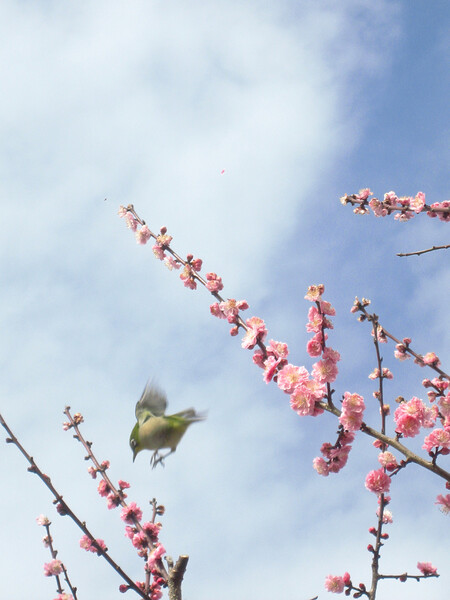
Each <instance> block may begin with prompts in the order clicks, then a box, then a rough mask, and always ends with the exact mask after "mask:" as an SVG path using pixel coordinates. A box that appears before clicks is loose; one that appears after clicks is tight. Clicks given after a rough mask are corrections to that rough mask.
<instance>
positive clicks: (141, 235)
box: [135, 225, 152, 245]
mask: <svg viewBox="0 0 450 600" xmlns="http://www.w3.org/2000/svg"><path fill="white" fill-rule="evenodd" d="M135 235H136V241H137V243H138V244H141V245H144V244H146V243H147V242H148V240H149V239H150V238H151V236H152V234H151V232H150V229H149V228H148V227H147V225H143V226H142V227H141V228H140V229H139V231H136V234H135Z"/></svg>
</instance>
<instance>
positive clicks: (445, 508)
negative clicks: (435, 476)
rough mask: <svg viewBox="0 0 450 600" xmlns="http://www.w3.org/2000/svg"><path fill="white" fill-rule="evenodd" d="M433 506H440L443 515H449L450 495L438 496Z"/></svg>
mask: <svg viewBox="0 0 450 600" xmlns="http://www.w3.org/2000/svg"><path fill="white" fill-rule="evenodd" d="M435 504H440V506H441V510H442V512H443V513H445V514H448V513H450V494H447V495H446V496H443V495H442V494H439V496H437V498H436V502H435Z"/></svg>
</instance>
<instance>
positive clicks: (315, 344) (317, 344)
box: [306, 331, 323, 357]
mask: <svg viewBox="0 0 450 600" xmlns="http://www.w3.org/2000/svg"><path fill="white" fill-rule="evenodd" d="M322 340H323V335H322V332H321V331H319V332H318V333H316V335H315V336H314V337H312V338H311V339H310V340H309V342H308V343H307V344H306V352H307V353H308V354H309V355H310V356H313V357H315V356H320V355H321V354H322Z"/></svg>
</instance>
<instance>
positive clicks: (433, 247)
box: [397, 244, 450, 256]
mask: <svg viewBox="0 0 450 600" xmlns="http://www.w3.org/2000/svg"><path fill="white" fill-rule="evenodd" d="M447 248H450V244H447V245H445V246H432V247H431V248H427V249H426V250H416V252H400V253H398V254H397V256H420V255H421V254H425V253H426V252H433V251H434V250H447Z"/></svg>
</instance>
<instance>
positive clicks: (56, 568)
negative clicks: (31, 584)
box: [44, 558, 62, 577]
mask: <svg viewBox="0 0 450 600" xmlns="http://www.w3.org/2000/svg"><path fill="white" fill-rule="evenodd" d="M61 573H62V562H61V561H60V560H57V559H56V558H55V559H53V560H51V561H50V562H49V563H45V564H44V575H45V576H46V577H52V575H60V574H61Z"/></svg>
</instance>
